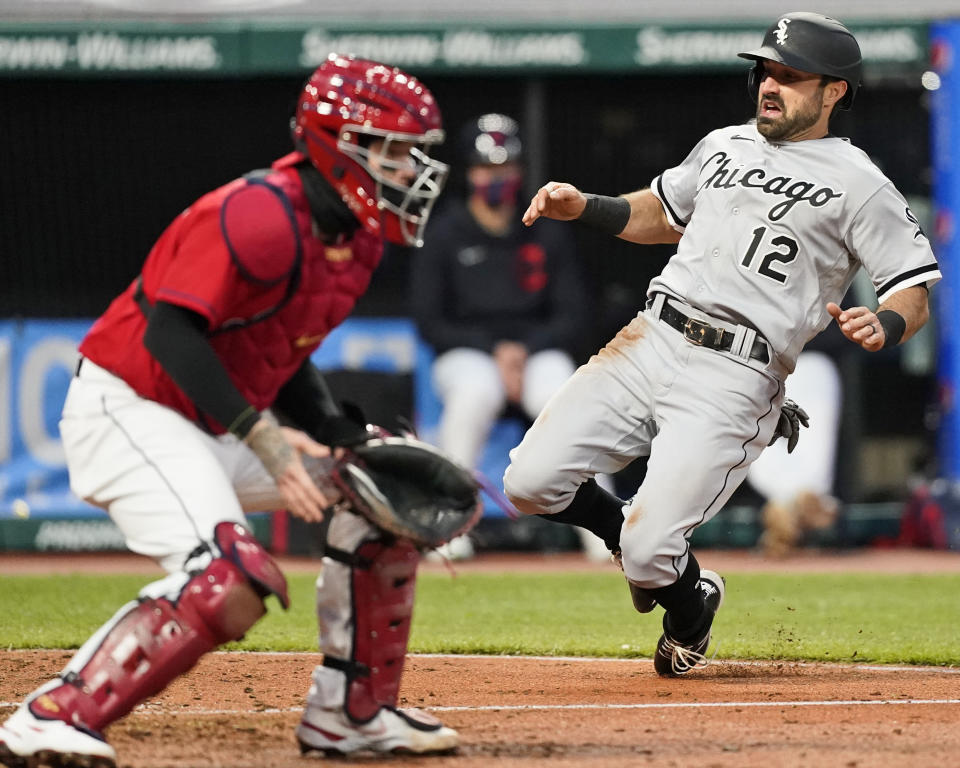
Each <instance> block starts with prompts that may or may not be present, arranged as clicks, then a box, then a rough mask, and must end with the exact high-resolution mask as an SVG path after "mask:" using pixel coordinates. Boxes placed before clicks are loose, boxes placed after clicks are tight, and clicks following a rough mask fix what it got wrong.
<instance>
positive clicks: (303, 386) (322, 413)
mask: <svg viewBox="0 0 960 768" xmlns="http://www.w3.org/2000/svg"><path fill="white" fill-rule="evenodd" d="M276 407H277V410H278V411H279V412H280V413H281V414H282V415H283V416H284V417H285V418H286V419H287V420H289V421H290V422H292V423H293V424H294V425H295V426H296V427H297V428H298V429H302V430H303V431H304V432H306V433H307V434H308V435H312V436H313V437H314V438H315V439H316V438H317V437H318V436H319V435H321V434H323V426H324V424H325V422H326V421H327V420H328V419H330V418H332V417H334V416H339V415H340V409H339V408H338V407H337V403H336V401H335V400H334V399H333V395H332V394H331V392H330V388H329V387H328V386H327V382H326V381H324V378H323V374H321V373H320V371H319V370H318V369H317V367H316V366H315V365H314V364H313V363H311V362H310V360H309V359H307V360H304V361H303V364H302V365H301V366H300V367H299V368H298V369H297V372H296V373H294V374H293V376H291V377H290V380H289V381H288V382H287V383H286V384H284V385H283V386H282V387H281V388H280V391H279V392H278V393H277V400H276Z"/></svg>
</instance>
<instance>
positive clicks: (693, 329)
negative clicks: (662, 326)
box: [683, 317, 713, 347]
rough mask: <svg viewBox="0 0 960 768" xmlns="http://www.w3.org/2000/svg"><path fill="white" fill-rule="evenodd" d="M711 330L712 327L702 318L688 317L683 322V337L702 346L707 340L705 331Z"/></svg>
mask: <svg viewBox="0 0 960 768" xmlns="http://www.w3.org/2000/svg"><path fill="white" fill-rule="evenodd" d="M712 330H713V328H712V327H711V326H710V325H709V324H708V323H705V322H703V320H697V318H695V317H688V318H687V322H685V323H684V324H683V338H685V339H686V340H687V341H689V342H690V343H691V344H696V345H697V346H698V347H702V346H703V345H704V344H705V343H706V341H707V333H708V332H710V331H712Z"/></svg>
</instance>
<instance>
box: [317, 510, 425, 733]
mask: <svg viewBox="0 0 960 768" xmlns="http://www.w3.org/2000/svg"><path fill="white" fill-rule="evenodd" d="M419 561H420V553H419V551H418V550H417V548H416V547H415V546H414V545H413V544H412V543H411V542H409V541H407V540H405V539H397V538H395V537H394V536H392V535H390V534H387V533H384V532H382V531H379V530H378V529H376V528H375V527H374V526H373V525H371V524H370V523H369V522H368V521H367V520H365V519H363V518H361V517H359V516H357V515H355V514H353V513H351V512H340V513H338V514H336V515H335V516H334V518H333V520H332V521H331V523H330V528H329V530H328V533H327V548H326V552H325V554H324V562H323V572H322V574H321V576H320V578H319V579H318V581H317V611H318V616H319V621H320V649H321V650H322V651H323V654H324V658H323V666H324V668H325V669H326V671H327V672H328V673H329V672H330V671H336V672H340V673H342V676H341V675H333V676H329V677H331V678H335V679H334V680H333V682H332V684H331V685H330V686H329V687H328V689H327V690H325V691H321V692H319V693H318V694H317V695H318V696H320V697H322V698H323V701H322V702H320V703H321V705H323V706H343V707H344V710H345V711H346V713H347V715H348V716H349V717H350V718H352V719H353V720H354V721H356V722H359V723H363V722H367V721H369V720H370V719H372V718H373V717H375V716H376V714H377V712H379V711H380V708H381V707H383V706H391V707H392V706H396V703H397V696H398V692H399V688H400V677H401V675H402V673H403V664H404V660H405V658H406V653H407V641H408V639H409V635H410V619H411V616H412V613H413V596H414V590H415V586H416V572H417V564H418V563H419ZM321 677H322V675H321Z"/></svg>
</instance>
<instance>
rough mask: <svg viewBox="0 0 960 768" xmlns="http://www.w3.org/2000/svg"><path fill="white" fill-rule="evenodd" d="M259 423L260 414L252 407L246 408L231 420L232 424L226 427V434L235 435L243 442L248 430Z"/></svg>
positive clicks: (248, 432)
mask: <svg viewBox="0 0 960 768" xmlns="http://www.w3.org/2000/svg"><path fill="white" fill-rule="evenodd" d="M258 421H260V412H259V411H258V410H257V409H256V408H254V407H253V406H252V405H250V406H247V408H246V409H244V411H243V412H242V413H241V414H240V415H239V416H237V418H235V419H234V420H233V423H232V424H231V425H230V426H229V427H227V432H230V433H231V434H234V435H236V436H237V437H239V438H240V439H241V440H243V439H244V438H245V437H246V436H247V435H248V434H250V430H251V429H253V425H254V424H256V423H257V422H258Z"/></svg>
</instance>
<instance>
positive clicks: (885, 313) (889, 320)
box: [877, 309, 907, 349]
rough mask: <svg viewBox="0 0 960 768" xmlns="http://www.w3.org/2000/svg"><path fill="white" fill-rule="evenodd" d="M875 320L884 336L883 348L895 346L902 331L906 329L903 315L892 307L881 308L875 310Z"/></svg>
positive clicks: (901, 336)
mask: <svg viewBox="0 0 960 768" xmlns="http://www.w3.org/2000/svg"><path fill="white" fill-rule="evenodd" d="M877 322H879V323H880V327H881V328H883V335H884V336H885V339H884V341H883V348H884V349H886V348H887V347H895V346H897V344H899V343H900V339H902V338H903V333H904V331H906V330H907V321H906V320H904V319H903V315H901V314H900V313H899V312H894V311H893V310H892V309H881V310H880V311H879V312H877Z"/></svg>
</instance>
